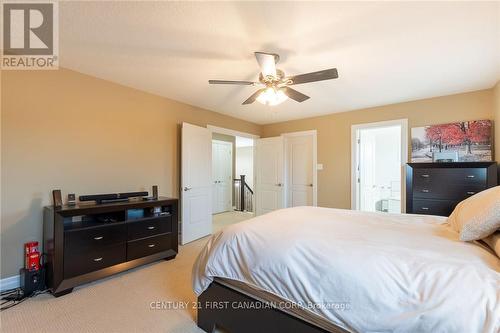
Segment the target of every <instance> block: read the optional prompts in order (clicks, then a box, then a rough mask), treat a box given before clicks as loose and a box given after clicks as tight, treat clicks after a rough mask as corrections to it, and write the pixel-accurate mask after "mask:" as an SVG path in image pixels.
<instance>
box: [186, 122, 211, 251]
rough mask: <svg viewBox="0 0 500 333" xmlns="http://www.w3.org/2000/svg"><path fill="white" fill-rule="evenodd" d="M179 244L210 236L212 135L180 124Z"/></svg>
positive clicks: (188, 125)
mask: <svg viewBox="0 0 500 333" xmlns="http://www.w3.org/2000/svg"><path fill="white" fill-rule="evenodd" d="M181 154H182V155H181V163H182V164H181V169H182V170H181V172H182V177H181V186H182V189H181V206H182V215H181V219H182V225H181V244H186V243H189V242H191V241H193V240H195V239H198V238H201V237H204V236H207V235H209V234H211V233H212V170H211V166H212V133H211V132H210V131H209V130H208V129H206V128H203V127H199V126H195V125H191V124H188V123H182V148H181Z"/></svg>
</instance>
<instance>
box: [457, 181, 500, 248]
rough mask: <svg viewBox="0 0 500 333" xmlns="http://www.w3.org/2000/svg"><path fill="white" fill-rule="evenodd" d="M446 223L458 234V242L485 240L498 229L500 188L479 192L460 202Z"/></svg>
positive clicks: (499, 224) (499, 222)
mask: <svg viewBox="0 0 500 333" xmlns="http://www.w3.org/2000/svg"><path fill="white" fill-rule="evenodd" d="M448 223H449V224H450V225H451V227H452V228H453V229H454V230H455V231H457V232H458V233H459V234H460V240H462V241H473V240H478V239H481V238H486V237H488V236H489V235H491V234H493V233H494V232H495V231H497V230H498V229H500V186H495V187H492V188H490V189H487V190H485V191H482V192H479V193H478V194H475V195H473V196H472V197H470V198H467V199H465V200H464V201H462V202H460V203H459V204H458V205H457V207H455V210H454V211H453V213H451V215H450V217H448Z"/></svg>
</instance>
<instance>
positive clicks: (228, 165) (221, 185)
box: [212, 140, 233, 214]
mask: <svg viewBox="0 0 500 333" xmlns="http://www.w3.org/2000/svg"><path fill="white" fill-rule="evenodd" d="M232 169H233V145H232V143H230V142H225V141H218V140H213V141H212V180H213V191H212V192H213V200H212V205H213V209H212V212H213V213H214V214H217V213H221V212H227V211H229V210H231V208H232V200H231V198H232V182H233V171H232Z"/></svg>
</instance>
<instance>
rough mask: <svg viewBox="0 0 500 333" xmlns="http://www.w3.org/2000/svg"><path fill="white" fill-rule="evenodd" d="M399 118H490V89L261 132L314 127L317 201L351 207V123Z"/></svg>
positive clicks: (423, 121)
mask: <svg viewBox="0 0 500 333" xmlns="http://www.w3.org/2000/svg"><path fill="white" fill-rule="evenodd" d="M305 105H306V104H305ZM402 118H407V119H408V127H409V128H411V127H416V126H423V125H429V124H439V123H447V122H453V121H459V120H474V119H493V90H491V89H489V90H482V91H477V92H471V93H465V94H458V95H451V96H444V97H437V98H431V99H425V100H419V101H413V102H407V103H399V104H393V105H386V106H381V107H375V108H369V109H363V110H356V111H351V112H344V113H336V114H331V115H327V116H321V117H315V118H308V119H302V120H294V121H289V122H284V123H278V124H271V125H265V126H263V130H262V134H263V137H271V136H276V135H279V134H281V133H286V132H295V131H304V130H311V129H317V131H318V163H323V170H322V171H318V184H319V185H318V205H320V206H325V207H336V208H350V206H351V204H350V198H351V183H350V181H351V178H350V177H351V142H350V141H351V125H353V124H361V123H370V122H377V121H383V120H391V119H402ZM497 132H498V130H497ZM409 141H411V140H409ZM410 143H411V142H410ZM497 156H498V153H497Z"/></svg>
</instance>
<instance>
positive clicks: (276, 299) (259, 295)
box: [214, 278, 346, 333]
mask: <svg viewBox="0 0 500 333" xmlns="http://www.w3.org/2000/svg"><path fill="white" fill-rule="evenodd" d="M214 281H216V282H217V283H220V284H222V285H224V286H226V287H229V288H231V289H233V290H236V291H238V292H240V293H242V294H244V295H247V296H250V297H251V298H253V299H256V300H258V301H261V302H264V303H267V304H273V305H275V306H274V307H275V308H279V309H280V310H281V311H283V312H286V313H288V314H289V315H291V316H294V317H295V318H298V319H300V320H303V321H305V322H308V323H310V324H313V325H314V326H316V327H320V328H322V329H324V330H326V331H328V332H333V333H345V332H346V331H345V330H343V329H341V328H339V327H338V326H335V325H334V324H333V323H332V322H330V321H328V319H326V318H324V317H322V316H319V315H317V314H316V313H314V312H311V311H306V310H305V309H304V308H301V307H299V306H294V305H293V304H290V303H289V301H288V300H286V299H284V298H282V297H280V296H278V295H275V294H272V293H270V292H267V291H265V290H262V289H260V288H256V287H254V286H251V285H249V284H245V283H244V282H240V281H235V280H230V279H224V278H214Z"/></svg>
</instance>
